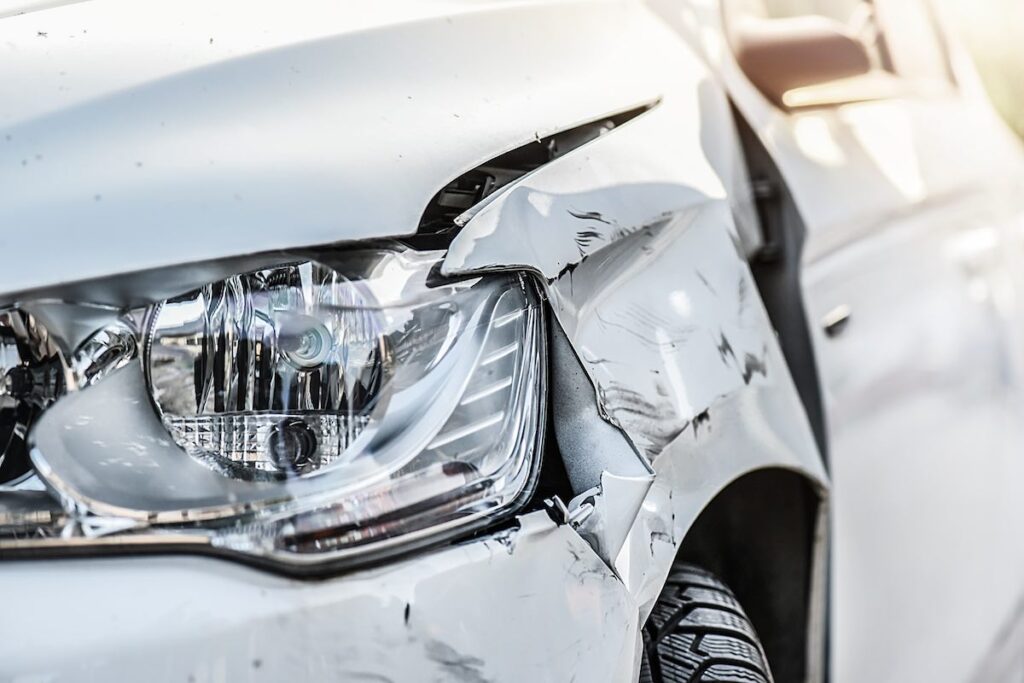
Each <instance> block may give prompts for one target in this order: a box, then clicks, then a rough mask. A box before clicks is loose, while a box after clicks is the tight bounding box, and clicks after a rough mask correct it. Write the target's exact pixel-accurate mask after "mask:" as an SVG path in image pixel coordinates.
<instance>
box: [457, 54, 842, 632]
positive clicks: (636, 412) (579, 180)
mask: <svg viewBox="0 0 1024 683" xmlns="http://www.w3.org/2000/svg"><path fill="white" fill-rule="evenodd" d="M691 66H693V70H692V71H691V72H690V73H691V78H694V79H695V81H699V80H700V77H699V76H693V74H700V73H703V71H702V69H703V66H702V65H691ZM686 78H687V77H686V74H685V73H684V72H680V79H681V80H683V81H685V80H686ZM686 87H687V88H688V89H687V90H686V92H689V93H694V92H696V93H698V94H699V97H696V98H694V97H692V95H691V96H690V98H689V99H688V100H686V99H685V98H677V97H675V96H673V94H672V93H668V94H666V95H665V96H664V97H663V99H662V101H661V103H660V104H659V105H658V106H656V107H654V108H653V109H652V110H650V111H649V112H647V113H645V114H643V115H641V116H639V117H637V118H636V119H634V120H632V121H630V122H629V123H627V124H625V125H623V126H622V127H620V128H618V129H615V130H613V131H611V132H610V133H608V134H606V135H604V136H602V137H600V138H598V139H597V140H595V141H592V142H591V143H589V144H587V145H585V146H583V147H581V148H579V149H577V150H575V151H573V152H570V153H569V154H567V155H565V156H564V157H561V158H559V159H556V160H555V161H553V162H552V163H550V164H548V165H547V166H545V167H542V168H541V169H539V170H537V171H536V172H534V173H533V174H531V175H529V176H526V177H525V178H523V179H522V180H521V181H520V182H519V183H517V184H515V185H513V186H511V187H510V188H508V189H507V190H506V191H505V192H504V193H502V194H501V195H500V196H498V197H496V198H494V199H493V200H492V201H491V202H489V203H487V204H486V205H483V206H482V207H478V209H477V210H476V211H475V212H473V213H471V214H470V215H469V216H467V218H468V220H467V222H466V223H465V226H464V228H463V230H462V232H461V233H460V234H459V235H458V237H457V238H456V239H455V241H454V243H453V244H452V247H451V250H450V253H449V256H448V258H447V260H446V261H445V263H444V271H445V272H448V273H468V272H476V271H483V270H487V269H503V268H509V267H519V268H527V269H530V270H533V271H535V272H537V273H539V274H540V275H541V276H542V277H543V278H544V281H545V282H546V290H547V294H548V298H549V300H550V302H551V306H552V310H553V313H554V316H555V317H556V318H557V320H558V322H559V323H560V324H561V327H562V328H563V329H564V331H565V334H566V337H567V339H568V340H569V342H570V344H571V346H572V349H573V351H574V352H575V354H576V355H577V356H578V357H579V359H580V361H581V362H582V365H583V367H584V369H585V371H586V374H587V376H588V377H589V379H590V381H591V384H592V386H591V387H587V388H586V390H587V391H593V392H594V393H593V396H594V398H595V400H596V405H597V409H598V410H599V411H600V413H601V415H602V416H603V417H604V418H605V419H606V420H607V421H608V422H609V423H611V424H612V425H615V426H616V427H618V428H620V429H621V430H622V432H623V433H624V434H625V435H626V436H627V437H628V438H629V440H630V442H631V444H632V445H633V447H634V449H635V451H636V452H639V453H642V454H643V455H644V456H645V457H646V458H647V459H648V460H649V461H650V462H651V463H652V465H653V468H654V470H655V472H656V478H655V481H654V484H653V486H652V487H651V488H650V490H649V491H648V492H647V494H646V496H645V498H644V500H643V502H642V504H641V506H640V507H639V514H636V515H635V519H633V520H631V522H632V527H631V529H630V531H629V534H628V535H627V537H626V539H625V542H624V545H623V547H622V549H621V551H620V552H619V554H618V555H617V556H616V558H615V562H614V563H613V566H614V567H615V570H616V571H617V573H618V574H619V575H620V576H621V577H622V578H623V581H624V582H625V583H626V585H627V586H628V588H629V590H630V592H631V594H632V595H634V597H635V598H636V599H637V600H638V602H639V603H640V605H641V609H640V612H639V614H638V619H639V623H642V622H643V620H644V619H646V616H647V614H648V612H649V609H650V607H651V605H653V602H654V600H655V599H656V597H657V595H658V592H659V591H660V589H661V586H662V585H663V582H664V579H665V576H666V575H667V573H668V571H669V569H670V567H671V564H672V561H673V560H674V558H675V555H676V552H677V551H678V548H679V545H680V543H681V542H682V540H683V536H684V535H685V533H686V530H687V529H688V528H689V525H690V524H692V522H693V521H694V519H696V517H697V516H698V515H699V513H700V511H701V510H702V509H703V508H704V507H705V506H706V505H707V504H708V503H709V502H710V500H711V499H712V498H713V497H714V496H715V495H716V494H717V492H718V491H720V490H721V489H722V488H724V487H725V486H727V485H728V484H729V483H730V482H732V481H734V480H735V479H736V478H738V477H739V476H741V475H743V474H744V473H746V472H750V471H752V470H755V469H758V468H762V467H773V466H777V467H785V468H787V469H792V470H794V471H798V472H801V473H802V474H804V475H805V476H807V477H808V478H809V479H811V480H812V481H813V482H815V483H817V484H818V485H820V486H822V487H824V485H825V481H826V478H825V474H824V471H823V468H822V464H821V460H820V457H819V456H818V453H817V449H816V447H815V443H814V439H813V436H812V434H811V430H810V426H809V424H808V422H807V419H806V417H805V415H804V412H803V409H802V406H801V404H800V401H799V397H798V395H797V393H796V391H795V388H794V386H793V383H792V380H791V378H790V376H789V372H788V368H787V367H786V364H785V360H784V358H783V356H782V354H781V351H780V349H779V346H778V343H777V341H776V339H775V335H774V331H773V329H772V326H771V323H770V321H769V319H768V316H767V314H766V312H765V310H764V307H763V305H762V303H761V301H760V297H759V295H758V293H757V288H756V285H755V283H754V280H753V276H752V275H751V273H750V270H749V268H748V266H747V263H746V259H745V256H746V252H745V250H744V247H743V245H742V244H741V240H740V238H739V236H738V233H737V230H736V227H735V222H734V210H733V209H734V207H733V206H731V204H730V200H729V198H728V197H727V196H726V193H725V190H723V187H731V186H732V180H731V179H730V178H728V176H727V173H726V172H727V171H728V168H729V166H728V164H725V165H723V164H722V163H721V161H720V159H721V157H716V154H717V152H716V151H715V150H721V149H729V148H730V145H732V146H733V147H732V148H733V149H735V145H737V144H738V142H737V141H736V139H735V135H736V133H735V130H734V129H733V128H732V122H731V119H729V117H728V116H725V117H724V119H723V120H718V119H715V118H713V117H709V116H706V115H705V112H707V111H715V110H718V109H724V110H725V111H728V110H727V107H725V106H724V102H725V98H724V95H723V94H722V92H721V91H720V90H718V89H717V88H716V87H715V86H712V85H711V84H710V82H702V83H698V82H691V83H689V84H686ZM697 121H699V124H698V123H697ZM691 124H692V125H691ZM720 169H725V171H723V172H721V173H720V172H719V170H720ZM556 381H557V380H556ZM623 450H624V453H623V457H630V456H631V453H629V452H626V451H625V449H623ZM602 495H606V496H609V497H611V496H617V497H621V496H622V493H621V492H619V493H613V492H611V491H603V492H602ZM609 503H612V501H609ZM612 504H613V505H615V504H616V503H612ZM632 509H636V508H632ZM620 511H621V510H620ZM592 519H594V522H593V524H597V523H599V522H600V516H599V515H597V514H596V513H595V515H594V516H593V517H592ZM588 521H589V520H588ZM584 531H585V530H584ZM595 545H596V547H600V544H599V543H596V544H595Z"/></svg>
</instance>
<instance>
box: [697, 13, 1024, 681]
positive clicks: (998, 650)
mask: <svg viewBox="0 0 1024 683" xmlns="http://www.w3.org/2000/svg"><path fill="white" fill-rule="evenodd" d="M726 10H727V12H726V16H727V21H733V20H735V19H736V17H737V16H740V17H743V16H747V17H750V16H753V17H754V18H755V19H757V20H761V21H772V20H774V19H778V18H793V17H801V16H808V15H821V16H826V17H829V18H831V19H832V20H834V21H836V22H840V23H842V24H843V26H845V27H846V30H847V31H848V32H849V34H850V35H856V36H859V37H860V39H862V40H864V42H865V44H866V45H868V46H869V48H870V50H869V54H870V56H871V62H872V64H871V72H872V74H871V76H872V78H874V81H875V82H874V84H873V85H871V84H869V87H868V88H867V90H860V91H857V92H856V93H855V95H853V94H851V96H850V99H851V100H859V101H844V99H843V97H842V96H840V97H836V93H837V92H838V93H840V94H842V93H843V92H844V89H843V87H842V86H843V84H842V83H840V84H839V86H840V87H838V89H837V88H836V87H833V88H832V90H831V91H830V98H831V99H826V100H822V101H818V102H814V103H813V104H811V105H808V106H797V107H792V108H789V109H783V108H782V107H780V106H777V105H776V104H773V103H771V102H770V101H769V99H768V98H766V97H765V96H764V95H763V93H762V92H760V91H758V90H757V89H756V88H754V87H752V83H751V81H750V80H749V79H747V78H745V75H744V74H743V73H742V70H741V69H740V68H739V66H738V64H737V63H735V62H731V61H730V59H729V57H728V55H725V54H723V55H720V57H719V59H720V62H719V67H720V71H721V73H722V74H723V78H724V79H725V80H726V82H727V85H728V87H729V89H730V92H731V94H732V96H733V98H734V100H735V102H736V104H737V108H738V109H739V111H740V112H741V114H742V115H743V116H744V118H745V119H746V120H747V122H748V123H749V124H750V126H751V127H752V129H753V130H754V131H755V132H756V134H757V136H758V138H759V140H760V141H761V143H762V144H763V145H764V146H765V148H766V149H767V150H768V152H769V153H770V154H771V156H772V158H773V160H774V161H775V163H776V164H777V165H778V167H779V170H780V172H781V175H782V177H783V178H784V181H785V183H786V186H787V188H788V190H789V192H790V193H791V194H792V196H793V199H794V202H795V204H796V208H797V209H798V211H799V213H800V215H801V217H802V219H803V222H804V223H805V230H806V234H805V236H804V245H803V253H802V255H801V259H802V273H801V285H802V295H803V298H804V302H803V303H804V305H805V307H806V310H807V319H808V321H809V324H810V327H811V328H812V329H811V336H812V340H813V346H814V352H815V356H816V361H817V368H818V373H819V378H820V384H821V390H822V400H823V403H824V412H825V423H826V430H827V443H828V459H829V468H830V473H831V477H832V482H833V497H832V502H831V508H832V522H833V525H832V543H831V546H832V563H831V602H830V605H831V615H830V618H831V663H832V669H831V671H832V674H833V680H835V681H839V682H840V683H847V682H851V681H852V682H859V681H911V680H912V681H919V680H920V681H924V680H927V681H964V680H970V679H972V678H973V679H976V680H1001V679H1002V677H1004V676H1007V675H1009V673H1010V671H1009V668H1010V667H1012V666H1014V662H1015V661H1017V660H1019V657H1013V656H1011V655H1010V653H1009V652H1008V651H1007V650H1008V648H1012V647H1015V646H1010V645H1007V644H1006V642H1003V641H1005V638H1004V637H1003V636H1002V635H1001V634H1005V633H1007V632H1009V631H1008V629H1011V628H1012V627H1013V626H1015V625H1016V619H1017V617H1018V616H1019V614H1018V612H1019V610H1020V608H1019V600H1020V599H1021V597H1022V589H1024V543H1022V542H1021V541H1020V529H1021V528H1022V523H1024V494H1022V492H1024V449H1022V445H1024V441H1022V433H1021V427H1020V423H1021V422H1022V420H1021V416H1022V410H1024V409H1022V407H1021V401H1020V398H1021V392H1020V386H1021V385H1020V372H1019V367H1020V351H1021V350H1022V349H1024V345H1022V344H1021V343H1020V342H1019V341H1018V340H1019V329H1018V324H1019V316H1018V312H1017V310H1016V309H1017V303H1016V299H1017V298H1018V297H1019V296H1020V290H1019V289H1018V288H1016V287H1015V286H1014V282H1013V280H1014V270H1013V264H1014V262H1015V261H1016V262H1018V263H1019V258H1020V256H1019V249H1018V242H1019V234H1020V225H1021V210H1022V207H1021V204H1020V201H1019V199H1018V197H1020V196H1021V192H1020V183H1019V173H1020V159H1021V157H1020V151H1019V149H1018V144H1017V142H1016V140H1015V139H1013V138H1011V136H1010V135H1009V134H1008V133H1007V131H1006V130H1005V129H1004V127H1003V125H1002V124H1001V123H1000V122H999V121H998V120H997V118H996V116H995V115H994V113H993V111H992V110H991V108H990V106H989V104H988V102H987V100H986V99H985V98H984V96H983V95H982V94H981V92H980V87H979V86H978V85H977V80H976V78H975V76H974V74H973V73H972V70H971V68H970V66H969V65H967V64H966V63H965V62H964V58H963V57H962V56H961V55H960V54H959V53H958V52H957V51H956V49H955V48H954V47H951V46H950V44H949V43H948V42H946V41H945V40H944V39H943V38H942V34H941V33H940V32H939V31H938V29H937V22H936V21H935V17H934V16H933V15H932V13H931V10H930V8H929V7H928V6H927V5H925V4H923V2H921V1H920V0H877V1H876V2H873V3H867V2H860V1H858V0H740V2H738V3H737V4H736V5H735V6H729V5H728V4H727V6H726ZM723 32H724V33H725V34H726V35H729V27H728V26H725V27H723ZM710 53H711V58H712V59H715V55H714V51H713V49H712V50H710ZM832 85H833V86H835V84H832ZM848 92H851V93H853V92H854V90H852V89H851V90H849V91H848ZM802 94H803V95H806V94H807V93H806V92H804V93H802ZM797 101H801V100H799V98H798V100H797ZM802 101H803V102H806V101H807V100H802ZM797 303H798V302H793V305H797ZM1001 638H1002V641H1001ZM1018 645H1019V643H1018ZM1004 658H1005V659H1004ZM1016 675H1017V676H1019V675H1020V673H1019V672H1018V673H1017V674H1016Z"/></svg>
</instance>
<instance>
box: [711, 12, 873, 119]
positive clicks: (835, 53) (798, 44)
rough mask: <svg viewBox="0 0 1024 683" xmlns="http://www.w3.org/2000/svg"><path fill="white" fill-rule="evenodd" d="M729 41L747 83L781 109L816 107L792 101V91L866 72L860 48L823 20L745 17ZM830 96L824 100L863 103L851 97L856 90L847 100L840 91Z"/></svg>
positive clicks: (852, 91) (844, 31)
mask: <svg viewBox="0 0 1024 683" xmlns="http://www.w3.org/2000/svg"><path fill="white" fill-rule="evenodd" d="M730 38H731V42H732V48H733V52H734V53H735V55H736V62H737V63H738V64H739V67H740V68H741V69H742V70H743V72H744V73H745V74H746V75H747V78H749V79H750V81H751V83H753V84H754V86H755V87H756V88H757V89H758V90H760V91H761V92H762V93H763V94H764V95H765V97H767V98H768V99H770V100H771V101H772V102H774V103H775V104H777V105H778V106H781V107H785V108H790V107H794V106H807V105H808V104H814V103H815V102H814V101H813V98H807V97H806V96H804V97H800V96H799V94H800V93H797V94H798V96H797V97H796V98H794V97H793V94H794V92H795V91H802V92H803V93H806V91H807V90H808V89H812V88H814V86H826V85H828V86H833V85H839V83H838V82H847V81H848V79H855V77H858V76H866V75H868V74H869V73H870V72H871V60H870V58H869V57H868V49H867V47H866V46H865V45H864V43H863V42H861V41H860V40H859V39H858V38H857V37H855V36H853V35H850V33H849V32H848V31H847V29H846V27H845V26H844V25H843V24H841V23H839V22H837V21H834V20H832V19H828V18H826V17H820V16H802V17H794V18H790V19H755V18H752V17H745V18H743V19H741V20H739V21H738V22H736V23H735V24H734V25H733V26H732V31H731V36H730ZM855 80H856V79H855ZM829 90H830V93H829V96H828V99H829V100H836V99H837V98H838V99H839V100H844V99H845V100H846V101H852V100H856V99H864V98H863V97H861V96H859V95H857V94H855V91H857V90H860V88H857V87H854V88H851V89H849V92H848V93H846V96H844V94H843V92H842V89H841V88H839V89H838V90H837V88H835V87H831V88H829ZM830 103H834V102H830Z"/></svg>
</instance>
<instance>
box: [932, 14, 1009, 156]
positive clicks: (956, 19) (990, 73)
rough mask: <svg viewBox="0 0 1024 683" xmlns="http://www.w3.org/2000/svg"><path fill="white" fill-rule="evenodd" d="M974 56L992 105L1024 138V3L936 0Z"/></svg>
mask: <svg viewBox="0 0 1024 683" xmlns="http://www.w3.org/2000/svg"><path fill="white" fill-rule="evenodd" d="M935 2H936V5H937V6H938V8H939V10H940V11H941V12H942V13H943V15H944V20H945V22H946V25H947V26H948V27H949V28H951V29H953V30H954V31H956V32H957V33H958V34H959V36H960V39H961V40H962V41H963V43H964V45H965V46H966V47H967V49H968V50H969V51H970V52H971V54H972V55H973V57H974V61H975V63H977V65H978V70H979V71H980V72H981V78H982V80H983V81H984V83H985V87H986V88H987V89H988V92H989V95H990V96H991V97H992V101H993V102H995V105H996V107H997V108H998V109H999V111H1000V112H1001V113H1002V114H1003V116H1004V117H1006V120H1007V121H1009V123H1010V125H1011V126H1013V128H1014V130H1016V131H1017V134H1018V135H1020V136H1021V137H1024V0H935Z"/></svg>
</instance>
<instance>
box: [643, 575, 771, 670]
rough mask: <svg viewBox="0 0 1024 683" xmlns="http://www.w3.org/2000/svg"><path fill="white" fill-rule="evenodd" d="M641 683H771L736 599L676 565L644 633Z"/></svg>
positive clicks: (712, 579)
mask: <svg viewBox="0 0 1024 683" xmlns="http://www.w3.org/2000/svg"><path fill="white" fill-rule="evenodd" d="M644 651H645V652H644V654H645V656H644V661H643V662H642V664H641V669H640V682H641V683H698V682H699V681H715V682H716V683H723V682H728V683H771V681H772V675H771V671H770V670H769V669H768V661H767V659H765V656H764V648H762V647H761V642H760V641H759V640H758V638H757V634H756V633H755V632H754V627H753V626H752V625H751V623H750V620H749V619H748V618H747V615H746V613H744V611H743V608H742V607H740V604H739V602H737V601H736V596H734V595H733V594H732V591H730V590H729V588H728V587H727V586H726V585H725V584H724V583H722V581H721V580H720V579H719V578H718V577H716V576H715V575H714V574H712V573H711V572H708V571H706V570H704V569H701V568H699V567H695V566H693V565H690V564H681V563H677V564H676V566H675V567H673V569H672V573H671V575H670V576H669V577H668V581H667V582H666V584H665V588H664V589H662V591H661V596H660V597H659V598H658V602H657V603H656V604H655V606H654V611H652V612H651V617H650V619H648V621H647V625H646V626H645V627H644Z"/></svg>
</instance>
